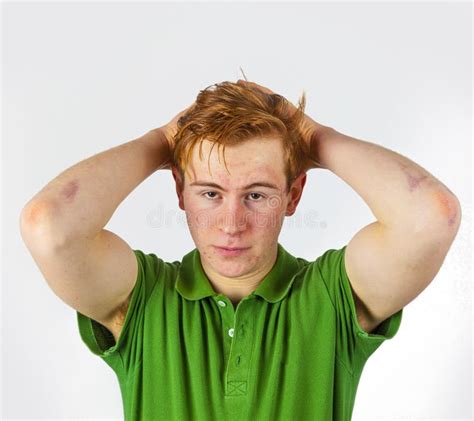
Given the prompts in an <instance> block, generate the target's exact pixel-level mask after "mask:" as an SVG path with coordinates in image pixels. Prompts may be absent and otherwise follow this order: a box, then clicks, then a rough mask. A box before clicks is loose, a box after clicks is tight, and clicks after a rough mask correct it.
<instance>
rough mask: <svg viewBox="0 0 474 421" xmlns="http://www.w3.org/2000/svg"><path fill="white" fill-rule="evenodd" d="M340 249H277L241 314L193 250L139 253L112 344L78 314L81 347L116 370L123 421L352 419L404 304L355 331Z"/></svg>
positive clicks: (110, 338)
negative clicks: (300, 252)
mask: <svg viewBox="0 0 474 421" xmlns="http://www.w3.org/2000/svg"><path fill="white" fill-rule="evenodd" d="M345 248H346V246H344V247H342V248H341V249H329V250H327V251H326V252H324V253H323V254H322V255H321V256H319V257H318V258H317V259H316V260H315V261H307V260H305V259H303V258H300V257H294V256H292V255H291V254H290V253H289V252H287V251H286V250H285V249H284V248H283V246H282V245H281V244H280V243H278V256H277V260H276V262H275V265H274V266H273V268H272V269H271V271H270V272H269V273H268V274H267V276H266V277H265V279H264V280H263V281H262V283H261V284H260V285H259V286H258V288H257V289H256V290H255V291H254V292H253V293H251V294H249V295H248V296H247V297H245V298H243V299H242V301H240V302H239V304H238V306H237V308H236V309H234V307H233V305H232V303H231V301H230V300H229V299H228V298H227V297H226V296H224V295H222V294H217V293H215V292H214V290H213V288H212V285H211V284H210V282H209V281H208V279H207V277H206V275H205V272H204V270H203V268H202V265H201V261H200V255H199V251H198V250H197V249H194V250H192V251H190V252H189V253H188V254H186V255H185V256H184V257H183V259H182V262H179V261H175V262H165V261H163V260H162V259H160V258H159V257H157V256H156V255H155V254H153V253H150V254H145V253H144V252H142V251H141V250H134V253H135V255H136V257H137V260H138V263H139V272H138V278H137V282H136V285H135V287H134V290H133V294H132V298H131V302H130V305H129V308H128V312H127V315H126V318H125V323H124V326H123V328H122V332H121V335H120V338H119V340H118V343H117V344H115V341H114V338H113V336H111V335H110V332H109V331H108V330H107V329H106V328H105V327H104V326H102V325H101V324H99V323H97V322H96V321H94V320H92V319H90V318H88V317H86V316H84V315H82V314H81V313H79V312H77V318H78V326H79V331H80V335H81V338H82V340H83V341H84V343H85V344H86V345H87V346H88V348H89V349H90V350H91V351H92V352H93V353H94V354H96V355H99V356H100V358H102V359H103V360H104V361H105V362H106V363H107V364H108V365H109V366H110V367H111V368H112V369H113V370H114V372H115V373H116V375H117V378H118V381H119V384H120V390H121V394H122V400H123V410H124V417H125V420H126V421H128V420H231V421H232V420H309V419H312V420H321V421H328V420H350V419H351V414H352V410H353V407H354V400H355V396H356V391H357V386H358V383H359V379H360V375H361V372H362V369H363V367H364V364H365V362H366V361H367V359H368V358H369V357H370V355H371V354H372V353H373V352H374V351H375V350H376V349H377V348H378V347H379V346H380V345H381V344H382V342H383V341H384V340H386V339H390V338H392V337H393V336H394V335H395V334H396V333H397V331H398V328H399V326H400V323H401V318H402V311H403V309H401V310H400V311H399V312H397V313H395V314H394V315H392V316H391V317H389V318H388V319H386V320H385V321H384V322H383V323H381V324H380V325H379V327H378V329H377V331H376V332H374V333H372V334H368V333H366V332H364V331H363V330H362V328H361V327H360V326H359V324H358V322H357V317H356V311H355V306H354V300H353V297H352V292H351V287H350V284H349V280H348V278H347V274H346V271H345V266H344V251H345ZM381 276H383V274H382V275H381ZM219 303H220V304H219ZM223 303H225V306H223ZM231 328H234V329H235V330H234V333H233V336H230V334H229V329H231Z"/></svg>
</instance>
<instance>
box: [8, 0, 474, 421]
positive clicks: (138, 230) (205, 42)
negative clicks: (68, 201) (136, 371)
mask: <svg viewBox="0 0 474 421" xmlns="http://www.w3.org/2000/svg"><path fill="white" fill-rule="evenodd" d="M2 30H3V33H2V35H3V56H2V76H3V79H2V88H3V91H2V92H3V94H2V96H3V98H2V99H3V113H2V118H3V131H2V146H3V203H4V206H3V218H2V223H3V238H2V239H3V247H2V259H3V272H2V283H1V285H2V327H3V329H2V356H3V358H2V370H3V371H2V403H3V410H2V418H3V419H17V418H23V419H45V418H46V419H71V418H76V419H77V418H82V419H84V418H87V419H105V418H115V419H121V417H122V401H121V396H120V389H119V385H118V382H117V380H116V377H115V374H114V373H113V371H112V370H111V369H110V368H109V367H108V366H107V365H106V364H105V363H104V362H103V361H102V360H100V358H99V357H97V356H94V355H93V354H92V353H90V351H89V350H88V349H87V347H86V346H85V344H83V343H82V341H81V338H80V336H79V331H78V328H77V324H76V313H75V311H74V310H73V309H72V308H70V307H68V306H67V305H66V304H65V303H64V302H62V301H61V300H60V299H59V298H58V297H57V296H56V295H55V294H54V293H53V292H52V290H50V289H49V287H48V285H47V283H46V282H45V280H44V279H43V278H42V276H41V273H40V271H39V269H38V268H37V266H36V265H35V263H34V261H33V259H32V257H31V255H30V254H29V252H28V250H27V249H26V247H25V246H24V244H23V242H22V239H21V237H20V233H19V224H18V217H19V214H20V211H21V209H22V207H23V206H24V205H25V203H26V202H27V201H28V200H29V199H30V198H31V197H32V196H33V195H34V194H36V192H38V191H39V190H40V189H41V188H42V187H43V186H44V185H45V184H47V183H48V182H49V181H50V180H51V179H52V178H54V177H55V176H57V175H58V174H59V173H60V172H61V171H63V170H65V169H66V168H68V167H70V166H71V165H73V164H75V163H76V162H78V161H80V160H82V159H85V158H87V157H89V156H91V155H93V154H96V153H98V152H100V151H103V150H106V149H109V148H111V147H113V146H116V145H118V144H121V143H124V142H127V141H129V140H131V139H134V138H137V137H138V136H141V135H142V134H144V133H145V132H147V131H148V130H150V129H152V128H154V127H159V126H162V125H163V124H165V123H167V122H168V121H169V120H170V119H171V118H172V117H173V116H174V115H175V114H177V113H178V112H179V111H181V110H182V109H184V108H185V107H187V106H188V105H189V104H190V103H191V102H192V101H194V99H195V97H196V96H197V94H198V93H199V90H201V89H204V88H205V87H207V86H209V85H211V84H213V83H218V82H221V81H224V80H231V81H236V80H237V79H239V78H243V77H242V73H240V70H239V67H242V68H243V70H244V72H245V75H246V77H247V78H248V79H249V80H251V81H255V82H257V83H259V84H262V85H264V86H268V87H269V88H270V89H272V90H274V91H275V92H277V93H280V94H281V95H284V96H285V97H286V98H288V99H289V100H290V101H292V102H293V103H296V101H297V99H298V97H299V96H300V95H301V93H302V91H303V89H304V90H306V93H307V100H308V103H307V108H306V111H307V114H309V115H310V116H311V117H312V118H313V119H315V120H316V121H319V122H321V123H322V124H325V125H329V126H331V127H334V128H335V129H337V130H338V131H341V132H343V133H345V134H349V135H351V136H354V137H357V138H360V139H364V140H367V141H370V142H373V143H377V144H379V145H382V146H384V147H386V148H389V149H392V150H395V151H397V152H399V153H401V154H403V155H405V156H407V157H409V158H410V159H412V160H413V161H415V162H417V163H418V164H419V165H421V166H423V167H424V168H425V169H427V170H428V171H429V172H431V173H432V174H433V175H434V176H435V177H437V178H438V179H440V180H441V181H442V182H443V183H445V184H446V185H447V186H448V187H449V188H450V189H451V190H452V191H453V192H454V193H455V194H456V195H457V196H458V198H459V199H460V201H461V205H462V210H463V219H462V224H461V228H460V231H459V234H458V236H457V238H456V240H455V242H454V243H453V246H452V248H451V249H450V251H449V253H448V256H447V258H446V260H445V262H444V264H443V266H442V268H441V270H440V271H439V273H438V274H437V276H436V278H435V279H434V280H433V282H432V283H431V285H430V286H429V287H428V288H427V289H426V290H425V291H424V292H423V293H422V294H421V295H420V296H418V297H417V298H416V299H415V300H414V301H413V302H411V303H410V304H409V305H408V306H407V307H405V309H404V314H403V320H402V324H401V326H400V330H399V331H398V333H397V334H396V336H395V337H394V338H393V339H392V340H389V341H386V342H385V343H384V344H382V346H381V347H380V348H379V349H378V350H377V351H376V352H375V354H374V355H373V356H372V357H371V358H370V359H369V361H368V362H367V364H366V366H365V369H364V372H363V374H362V378H361V380H360V383H359V388H358V391H357V396H356V403H355V407H354V412H353V419H354V420H369V419H370V420H373V419H377V420H379V419H382V418H384V419H392V418H397V419H404V420H412V419H420V418H424V419H435V418H436V419H445V420H448V419H449V420H455V419H456V420H457V419H471V418H472V415H473V413H472V393H473V390H472V269H471V253H472V248H471V247H472V246H471V244H472V243H471V222H472V190H471V189H472V155H471V154H472V150H471V148H472V131H471V130H472V127H471V113H472V61H471V60H472V58H471V57H472V38H471V36H472V5H471V4H469V3H467V2H464V3H457V4H448V3H440V2H437V3H426V2H425V3H409V2H406V3H398V4H394V3H379V4H376V3H355V2H351V3H332V4H329V3H299V4H289V3H271V4H270V3H234V4H230V3H227V4H224V3H220V4H217V3H186V4H184V3H177V4H169V3H141V4H132V3H82V4H81V3H63V4H60V3H30V4H28V3H23V4H22V3H10V4H3V21H2ZM160 215H161V216H160ZM305 215H306V216H308V215H311V216H310V217H309V220H310V221H312V223H310V224H308V218H306V219H305ZM165 216H167V217H168V218H169V219H168V221H167V222H166V221H165V219H164V217H165ZM374 220H375V218H374V216H373V214H372V213H371V211H370V209H369V208H368V206H367V205H366V204H365V203H364V202H363V201H362V199H361V198H360V197H359V196H358V195H357V194H356V193H355V192H354V191H353V190H352V189H351V188H350V187H349V186H348V185H347V184H346V183H345V182H344V181H342V180H341V179H339V178H338V177H337V176H336V175H334V174H333V173H331V172H330V171H327V170H311V171H310V172H309V174H308V181H307V184H306V187H305V191H304V194H303V198H302V200H301V202H300V205H299V208H298V210H297V212H296V214H295V215H294V216H293V217H291V218H288V219H287V220H286V222H285V225H284V226H283V230H282V233H281V237H280V242H281V243H282V244H283V245H284V246H285V248H286V249H287V250H288V251H290V252H291V253H292V254H293V255H295V256H301V257H304V258H306V259H311V260H314V259H315V258H316V257H317V256H319V255H321V254H322V253H323V252H324V251H325V250H327V249H329V248H339V247H342V246H343V245H344V244H347V242H348V241H349V240H350V239H351V238H352V236H353V235H354V234H355V233H356V232H357V231H359V230H360V229H361V228H362V227H363V226H365V225H367V224H369V223H371V222H373V221H374ZM184 221H185V220H184V212H183V211H181V210H180V209H179V207H178V202H177V198H176V194H175V189H174V181H173V178H172V176H171V173H170V172H169V171H163V170H161V171H158V172H156V173H154V174H153V175H152V176H150V177H149V178H148V179H147V180H145V181H144V182H143V183H142V184H141V185H140V186H139V187H138V188H137V189H136V190H135V191H133V192H132V193H131V194H130V195H129V196H128V197H127V198H126V199H125V201H124V202H123V203H122V204H121V205H120V206H119V208H118V209H117V211H116V212H115V214H114V216H113V217H112V219H111V220H110V222H109V224H108V225H107V229H110V230H112V231H114V232H115V233H117V234H118V235H120V236H121V237H122V238H124V239H125V240H126V241H127V242H128V243H129V244H130V246H131V247H132V248H137V249H142V250H144V251H145V252H147V253H149V252H154V253H156V254H157V255H158V256H160V257H161V258H163V259H164V260H167V261H174V260H181V258H182V256H183V255H184V254H185V253H186V252H188V251H190V250H191V249H193V248H194V243H193V241H192V238H191V236H190V234H189V231H188V229H187V227H186V225H185V223H184Z"/></svg>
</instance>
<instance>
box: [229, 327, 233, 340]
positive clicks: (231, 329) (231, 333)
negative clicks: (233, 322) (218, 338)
mask: <svg viewBox="0 0 474 421" xmlns="http://www.w3.org/2000/svg"><path fill="white" fill-rule="evenodd" d="M228 333H229V336H230V337H231V338H232V337H233V336H234V328H233V327H232V328H230V329H229V332H228Z"/></svg>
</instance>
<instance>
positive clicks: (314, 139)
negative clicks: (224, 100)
mask: <svg viewBox="0 0 474 421" xmlns="http://www.w3.org/2000/svg"><path fill="white" fill-rule="evenodd" d="M237 83H238V84H241V85H244V86H245V85H247V86H251V87H253V88H256V89H259V90H261V91H262V92H265V93H266V94H269V95H279V94H276V93H275V92H273V91H272V90H271V89H269V88H266V87H265V86H262V85H259V84H258V83H255V82H249V81H246V80H242V79H239V80H238V81H237ZM285 100H286V101H287V103H288V106H289V107H290V109H289V110H288V112H289V113H290V114H289V115H292V114H293V113H295V112H296V110H297V108H296V107H295V105H294V104H292V103H291V101H288V99H286V98H285ZM301 130H302V132H303V133H305V135H304V136H303V138H304V139H305V140H306V142H307V144H308V147H309V150H310V151H311V156H309V157H308V161H307V162H306V165H305V166H304V171H308V170H310V169H312V168H324V167H323V166H322V165H321V164H320V162H319V159H318V144H319V142H320V140H321V137H322V135H323V133H327V132H328V130H332V129H331V128H330V127H328V126H324V125H322V124H319V123H317V122H316V121H314V120H313V119H312V118H311V117H309V116H308V115H306V114H305V119H304V121H303V127H302V128H301Z"/></svg>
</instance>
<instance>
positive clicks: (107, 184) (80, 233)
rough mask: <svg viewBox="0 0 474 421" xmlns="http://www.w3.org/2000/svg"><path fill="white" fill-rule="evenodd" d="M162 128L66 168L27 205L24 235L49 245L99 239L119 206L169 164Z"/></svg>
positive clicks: (22, 215) (23, 223)
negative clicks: (143, 182) (138, 187)
mask: <svg viewBox="0 0 474 421" xmlns="http://www.w3.org/2000/svg"><path fill="white" fill-rule="evenodd" d="M168 162H169V146H168V143H167V141H166V139H165V138H164V135H163V132H162V131H161V129H154V130H151V131H149V132H148V133H146V134H144V135H143V136H141V137H139V138H137V139H135V140H132V141H129V142H127V143H124V144H122V145H119V146H116V147H113V148H111V149H109V150H106V151H104V152H100V153H98V154H96V155H94V156H92V157H90V158H87V159H85V160H83V161H81V162H79V163H77V164H75V165H73V166H72V167H70V168H68V169H67V170H65V171H63V172H62V173H61V174H59V175H58V176H57V177H56V178H54V179H53V180H52V181H51V182H49V183H48V184H47V185H46V186H45V187H44V188H43V189H41V190H40V191H39V192H38V193H37V194H36V195H35V196H34V197H33V198H32V199H31V200H30V201H29V202H28V203H27V204H26V206H25V207H24V209H23V211H22V214H21V218H20V222H21V230H22V234H25V233H26V232H27V233H28V236H34V237H41V239H42V240H43V242H46V244H47V245H48V247H58V246H62V245H64V244H68V243H70V242H71V241H77V240H78V239H93V238H95V237H96V236H97V235H98V234H99V233H100V232H101V230H102V229H103V228H104V226H105V225H106V224H107V222H108V221H109V220H110V218H111V217H112V215H113V213H114V212H115V210H116V209H117V207H118V206H119V204H120V203H121V202H122V201H123V200H124V199H125V198H126V197H127V196H128V195H129V194H130V193H131V192H132V191H133V190H134V189H135V188H136V187H137V186H138V185H139V184H140V183H141V182H142V181H143V180H145V179H146V178H147V177H148V176H150V175H151V174H152V173H153V172H155V171H156V170H158V169H159V168H162V167H164V166H166V165H167V163H168Z"/></svg>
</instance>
